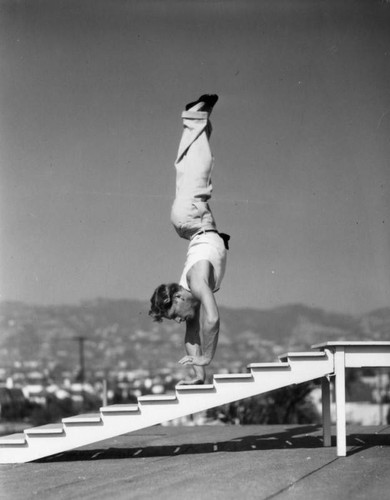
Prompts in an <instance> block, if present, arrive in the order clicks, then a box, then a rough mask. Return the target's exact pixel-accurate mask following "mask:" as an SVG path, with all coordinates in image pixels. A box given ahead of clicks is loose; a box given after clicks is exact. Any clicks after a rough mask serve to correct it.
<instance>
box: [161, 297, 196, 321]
mask: <svg viewBox="0 0 390 500" xmlns="http://www.w3.org/2000/svg"><path fill="white" fill-rule="evenodd" d="M194 316H195V306H194V304H193V301H191V299H189V298H187V297H183V296H182V295H181V294H180V292H178V293H176V294H175V295H174V296H173V301H172V305H171V307H170V308H169V309H168V311H167V312H166V314H165V317H166V318H167V319H173V320H174V321H176V322H177V323H182V322H183V321H187V320H189V319H192V318H193V317H194Z"/></svg>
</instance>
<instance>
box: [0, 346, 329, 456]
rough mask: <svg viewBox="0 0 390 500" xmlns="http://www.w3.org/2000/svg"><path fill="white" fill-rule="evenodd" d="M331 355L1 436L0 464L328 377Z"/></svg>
mask: <svg viewBox="0 0 390 500" xmlns="http://www.w3.org/2000/svg"><path fill="white" fill-rule="evenodd" d="M333 361H334V360H333V354H332V353H331V352H330V351H329V350H328V349H324V350H323V351H321V352H315V351H312V352H296V353H287V354H285V355H283V356H280V357H279V362H275V363H252V364H250V365H248V368H247V370H248V371H247V372H246V373H228V374H218V375H214V377H213V383H212V384H208V385H177V386H176V387H175V392H174V393H173V394H167V395H158V396H156V395H149V396H141V397H139V398H138V404H117V405H111V406H105V407H102V408H100V411H99V412H98V413H90V414H85V415H77V416H74V417H69V418H64V419H62V422H61V423H58V424H48V425H43V426H40V427H33V428H30V429H26V430H25V431H24V432H23V433H20V434H12V435H10V436H4V437H0V463H3V464H4V463H23V462H30V461H31V460H37V459H39V458H42V457H46V456H49V455H53V454H56V453H60V452H63V451H66V450H70V449H73V448H78V447H80V446H84V445H87V444H90V443H94V442H97V441H102V440H104V439H108V438H112V437H114V436H118V435H121V434H126V433H128V432H132V431H136V430H139V429H142V428H145V427H150V426H152V425H156V424H160V423H162V422H166V421H169V420H172V419H175V418H178V417H182V416H185V415H190V414H193V413H197V412H200V411H203V410H207V409H209V408H213V407H215V406H220V405H223V404H226V403H231V402H232V401H237V400H240V399H244V398H248V397H251V396H256V395H258V394H262V393H265V392H268V391H272V390H274V389H278V388H281V387H285V386H288V385H291V384H299V383H302V382H306V381H309V380H314V379H317V378H321V377H324V376H326V375H330V374H332V373H333V370H334V362H333Z"/></svg>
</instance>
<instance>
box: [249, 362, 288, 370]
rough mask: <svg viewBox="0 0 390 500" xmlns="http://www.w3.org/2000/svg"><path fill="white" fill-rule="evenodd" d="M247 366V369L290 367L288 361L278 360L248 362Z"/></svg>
mask: <svg viewBox="0 0 390 500" xmlns="http://www.w3.org/2000/svg"><path fill="white" fill-rule="evenodd" d="M247 368H248V369H249V370H273V369H276V370H280V369H289V368H291V365H290V363H287V362H281V361H280V362H278V363H250V364H249V365H248V366H247Z"/></svg>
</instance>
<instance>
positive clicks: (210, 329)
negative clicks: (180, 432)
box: [149, 94, 230, 384]
mask: <svg viewBox="0 0 390 500" xmlns="http://www.w3.org/2000/svg"><path fill="white" fill-rule="evenodd" d="M217 100H218V96H217V95H208V94H207V95H203V96H201V97H200V98H199V99H198V100H197V101H195V102H192V103H190V104H188V105H187V106H186V108H185V111H183V113H182V119H183V126H184V129H183V134H182V137H181V141H180V144H179V150H178V155H177V159H176V162H175V168H176V196H175V200H174V203H173V206H172V211H171V222H172V223H173V225H174V227H175V229H176V232H177V233H178V235H179V236H180V237H181V238H185V239H187V240H189V245H188V251H187V259H186V262H185V264H184V270H183V273H182V275H181V278H180V281H179V283H169V284H162V285H160V286H158V287H157V288H156V290H155V291H154V293H153V295H152V298H151V299H150V301H151V308H150V311H149V314H150V316H151V317H152V318H153V319H154V320H155V321H162V319H163V318H167V319H172V320H175V321H177V322H179V323H181V322H186V333H185V349H186V352H187V355H186V356H185V357H184V358H182V359H181V360H180V361H179V363H180V364H181V365H192V366H193V369H194V372H195V378H193V379H191V380H189V381H182V382H181V383H183V384H203V383H204V381H205V378H206V370H205V366H207V365H209V364H210V362H211V361H212V359H213V357H214V354H215V351H216V348H217V343H218V333H219V311H218V307H217V303H216V301H215V297H214V293H215V292H216V291H217V290H218V289H219V288H220V285H221V282H222V278H223V276H224V273H225V267H226V256H227V249H228V241H229V239H230V237H229V236H228V235H226V234H223V233H219V232H218V230H217V226H216V223H215V219H214V217H213V214H212V212H211V210H210V207H209V204H208V200H209V199H210V197H211V193H212V184H211V171H212V168H213V164H214V159H213V156H212V154H211V150H210V144H209V138H210V134H211V123H210V121H209V117H210V113H211V111H212V109H213V107H214V105H215V103H216V102H217Z"/></svg>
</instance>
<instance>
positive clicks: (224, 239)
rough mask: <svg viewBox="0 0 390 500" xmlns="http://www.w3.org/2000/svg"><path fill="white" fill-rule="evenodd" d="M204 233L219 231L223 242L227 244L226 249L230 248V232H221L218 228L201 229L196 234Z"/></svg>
mask: <svg viewBox="0 0 390 500" xmlns="http://www.w3.org/2000/svg"><path fill="white" fill-rule="evenodd" d="M202 233H217V234H218V235H219V236H220V237H221V238H222V239H223V244H224V245H225V248H226V250H229V240H230V235H229V234H226V233H220V232H219V231H217V230H216V229H202V230H201V231H199V233H197V234H195V236H199V235H200V234H202Z"/></svg>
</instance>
